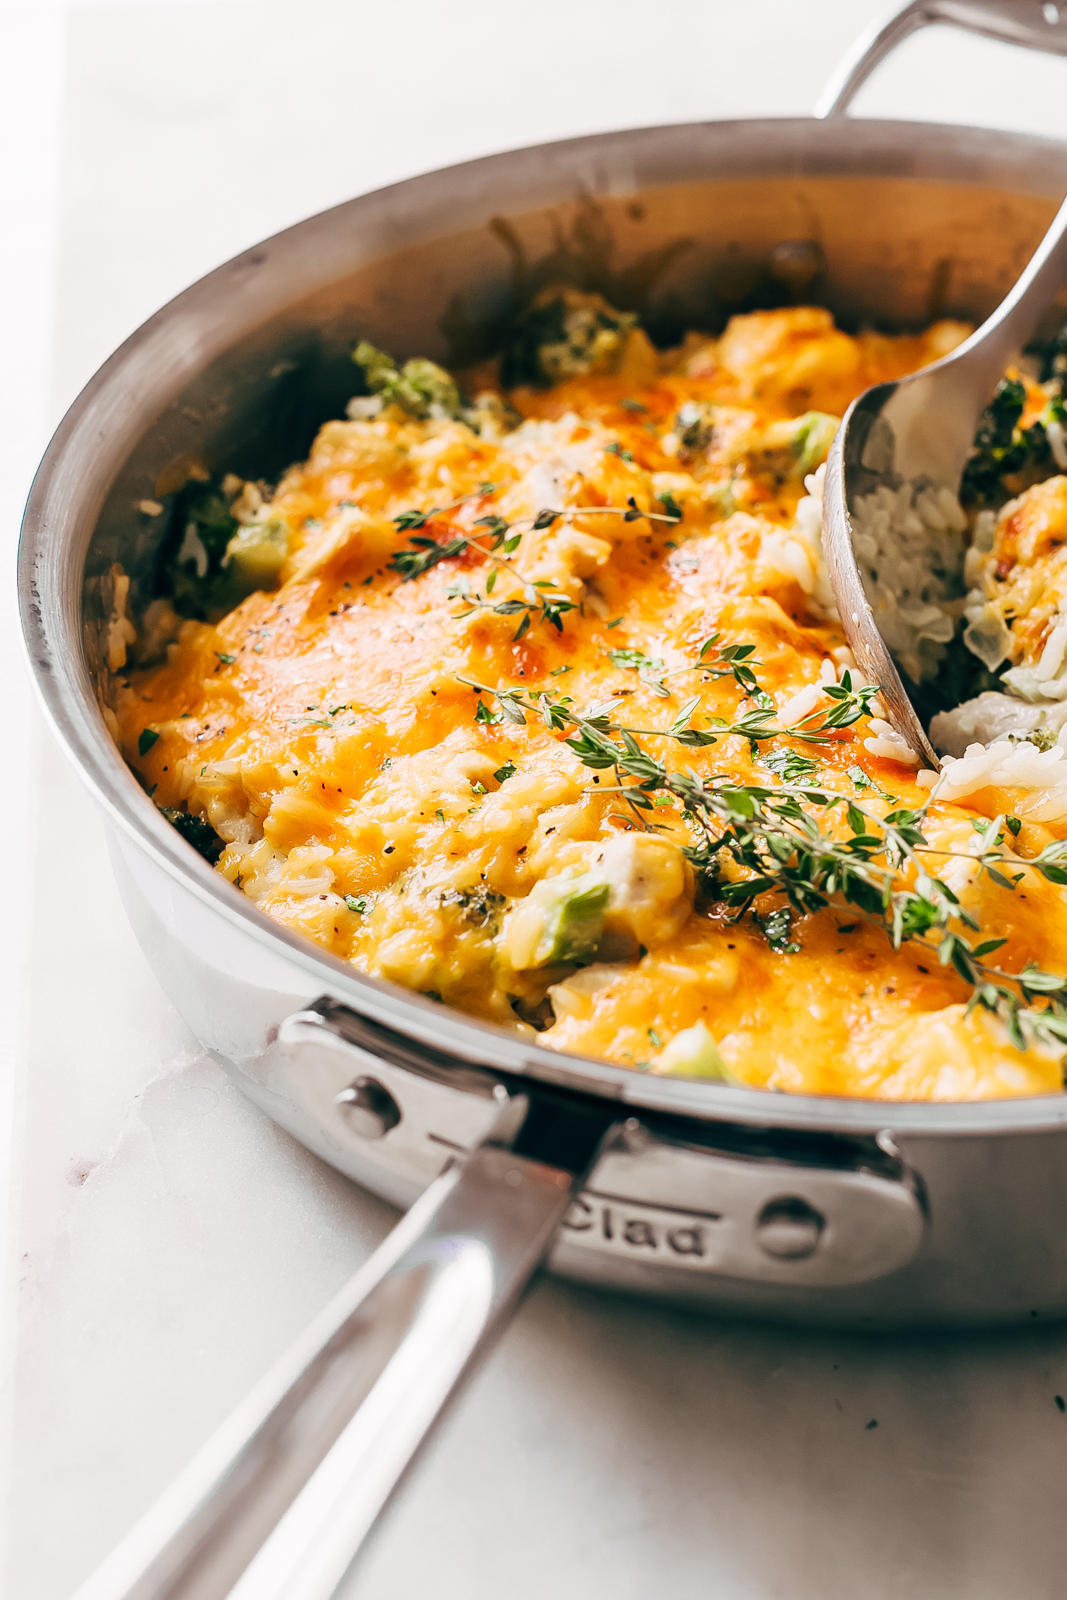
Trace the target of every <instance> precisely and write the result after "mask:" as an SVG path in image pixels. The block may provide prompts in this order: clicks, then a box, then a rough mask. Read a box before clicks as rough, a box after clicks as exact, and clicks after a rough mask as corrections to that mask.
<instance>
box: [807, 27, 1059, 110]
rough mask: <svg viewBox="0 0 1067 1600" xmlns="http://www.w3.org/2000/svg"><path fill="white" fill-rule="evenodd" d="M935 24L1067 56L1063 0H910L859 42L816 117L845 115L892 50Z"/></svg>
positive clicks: (827, 90) (829, 87) (822, 99)
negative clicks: (1047, 1) (1050, 1)
mask: <svg viewBox="0 0 1067 1600" xmlns="http://www.w3.org/2000/svg"><path fill="white" fill-rule="evenodd" d="M933 24H941V25H942V26H947V27H952V28H962V29H963V30H964V31H965V32H966V33H979V34H982V35H983V37H984V38H986V39H998V40H1000V41H1001V42H1002V43H1004V44H1020V45H1026V46H1027V47H1028V48H1030V49H1031V50H1044V51H1047V52H1048V53H1049V54H1050V55H1058V56H1067V0H1059V4H1057V5H1049V4H1042V3H1041V0H910V3H909V4H908V5H905V6H903V7H902V8H901V9H900V10H899V11H896V12H894V14H893V15H892V16H891V17H889V18H888V19H887V20H886V21H885V22H881V23H876V24H875V25H874V27H873V28H871V29H869V30H868V32H866V33H865V34H863V35H861V37H860V38H859V39H857V40H856V43H855V44H854V45H853V47H852V49H851V50H850V51H849V53H848V55H847V56H846V57H845V59H844V60H843V61H842V62H841V65H840V66H839V67H838V68H837V70H836V72H835V73H834V75H833V77H832V78H831V79H830V81H829V83H828V84H827V85H826V88H825V89H824V90H823V92H822V94H821V95H820V97H819V101H818V103H817V105H816V107H815V116H817V117H841V116H844V114H845V112H846V111H847V110H848V108H849V106H850V105H851V104H852V101H853V99H854V98H855V96H856V93H857V91H858V90H859V89H860V88H861V86H862V85H863V84H864V83H866V81H867V79H868V78H869V77H870V75H871V73H872V72H873V71H874V69H875V68H876V67H877V66H879V65H880V63H881V62H883V61H884V60H885V58H886V56H887V55H889V53H890V51H892V50H895V49H896V47H897V45H898V44H900V43H901V42H902V41H903V40H904V39H906V38H908V36H909V35H910V34H913V33H917V32H918V31H919V29H920V28H928V27H930V26H931V25H933Z"/></svg>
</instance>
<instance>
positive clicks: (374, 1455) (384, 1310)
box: [75, 1090, 613, 1600]
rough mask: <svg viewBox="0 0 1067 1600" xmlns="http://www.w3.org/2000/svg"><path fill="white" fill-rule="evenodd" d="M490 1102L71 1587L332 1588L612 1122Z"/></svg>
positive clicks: (112, 1594) (213, 1595)
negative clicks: (253, 1382) (491, 1120)
mask: <svg viewBox="0 0 1067 1600" xmlns="http://www.w3.org/2000/svg"><path fill="white" fill-rule="evenodd" d="M500 1105H501V1110H500V1115H499V1117H498V1120H497V1126H496V1127H495V1128H494V1130H493V1133H492V1134H491V1135H490V1138H489V1139H488V1140H487V1141H486V1142H485V1143H483V1144H481V1145H479V1146H478V1147H477V1148H476V1149H475V1150H473V1151H472V1152H471V1154H470V1155H469V1156H467V1157H466V1158H465V1159H464V1160H461V1161H457V1162H456V1163H455V1164H453V1165H452V1166H451V1167H449V1168H448V1169H447V1170H446V1171H445V1172H444V1173H443V1174H442V1175H441V1176H440V1177H439V1178H438V1179H436V1181H435V1182H434V1183H432V1184H431V1185H430V1187H429V1189H427V1191H426V1193H425V1194H424V1195H423V1196H422V1198H421V1199H420V1200H419V1201H417V1202H416V1204H415V1205H414V1206H413V1207H412V1209H411V1210H410V1211H409V1212H408V1214H407V1216H406V1217H404V1219H403V1220H402V1221H401V1222H400V1223H399V1224H398V1226H397V1227H396V1228H395V1229H394V1231H393V1232H392V1234H390V1236H389V1238H388V1239H386V1241H385V1242H384V1244H382V1245H381V1246H380V1247H379V1249H378V1250H377V1251H376V1252H375V1254H374V1255H373V1256H372V1257H371V1259H370V1260H369V1261H368V1262H367V1263H366V1265H365V1266H364V1267H363V1268H362V1269H361V1270H360V1271H359V1272H358V1273H357V1274H356V1275H355V1277H354V1278H353V1279H352V1280H351V1282H350V1283H349V1284H348V1285H347V1286H346V1287H345V1288H344V1289H343V1290H342V1291H341V1292H340V1294H339V1295H338V1296H337V1297H336V1298H335V1299H334V1300H333V1302H332V1303H331V1304H330V1305H329V1306H327V1308H326V1310H325V1311H324V1312H323V1313H322V1314H321V1316H320V1317H318V1318H317V1319H316V1321H315V1322H314V1323H313V1324H312V1326H311V1327H310V1328H308V1329H307V1331H306V1332H305V1333H304V1335H303V1336H302V1337H301V1338H300V1339H299V1340H298V1341H297V1343H296V1344H295V1345H294V1346H293V1347H292V1348H291V1349H290V1350H289V1351H288V1352H287V1354H286V1355H285V1356H283V1358H282V1359H281V1361H280V1362H279V1363H278V1364H277V1365H276V1366H275V1368H274V1369H273V1370H272V1371H271V1372H270V1373H268V1375H267V1376H266V1378H264V1380H263V1381H262V1383H260V1384H259V1386H258V1387H257V1388H256V1389H255V1391H254V1392H253V1393H252V1394H251V1395H250V1396H249V1397H248V1399H247V1400H246V1401H245V1402H244V1404H243V1405H241V1406H240V1407H239V1408H238V1409H237V1410H236V1411H235V1412H234V1413H233V1414H232V1416H231V1417H230V1418H229V1419H228V1420H227V1421H226V1422H225V1423H224V1424H223V1426H222V1427H221V1428H220V1429H219V1430H218V1432H217V1433H216V1434H215V1435H214V1437H213V1438H212V1439H210V1440H209V1441H208V1443H207V1444H206V1445H205V1446H204V1448H203V1449H202V1450H201V1452H200V1453H199V1455H197V1456H196V1457H195V1458H194V1460H193V1461H192V1462H191V1463H190V1465H189V1466H188V1467H187V1468H186V1470H185V1471H184V1472H183V1473H182V1475H181V1476H180V1477H179V1478H178V1479H177V1481H176V1482H175V1483H174V1484H173V1485H172V1486H171V1488H170V1489H169V1490H167V1491H166V1493H165V1494H164V1495H163V1496H162V1497H161V1498H160V1499H159V1500H158V1501H157V1502H156V1504H155V1505H154V1506H152V1507H151V1509H150V1510H149V1511H148V1512H147V1513H146V1515H145V1516H144V1517H143V1518H142V1519H141V1521H140V1522H139V1523H138V1524H137V1525H136V1526H135V1527H134V1529H133V1530H132V1532H131V1533H130V1534H129V1535H128V1536H127V1538H126V1539H125V1540H124V1541H123V1543H122V1544H121V1545H120V1546H119V1547H118V1549H116V1550H115V1551H114V1552H113V1554H112V1555H111V1556H110V1557H109V1558H108V1559H107V1560H106V1561H105V1562H104V1564H103V1565H102V1566H101V1567H100V1568H98V1569H97V1571H96V1572H95V1573H94V1574H93V1576H92V1577H91V1578H90V1579H89V1580H88V1582H87V1583H86V1584H85V1585H84V1586H83V1587H82V1588H81V1589H80V1590H79V1591H78V1593H77V1595H76V1596H75V1600H223V1597H225V1596H228V1595H232V1596H233V1600H329V1596H331V1595H332V1594H333V1593H334V1591H335V1590H336V1588H337V1586H338V1584H339V1583H340V1582H341V1580H342V1579H343V1577H344V1575H345V1573H346V1572H347V1571H348V1569H349V1567H350V1566H351V1564H352V1562H353V1560H354V1559H355V1557H356V1555H357V1554H358V1552H359V1549H360V1547H361V1545H362V1543H363V1541H364V1539H365V1537H366V1535H367V1533H368V1532H369V1531H370V1529H371V1527H372V1526H373V1524H374V1522H375V1521H376V1519H377V1517H378V1515H379V1513H380V1512H381V1511H382V1509H383V1507H384V1506H385V1504H386V1502H387V1501H388V1499H389V1497H390V1495H391V1494H392V1492H393V1490H394V1488H395V1487H396V1485H397V1483H398V1482H399V1481H400V1479H401V1477H402V1476H403V1474H404V1471H405V1469H406V1468H407V1466H408V1465H409V1463H410V1462H411V1460H412V1458H413V1456H414V1455H415V1453H416V1451H417V1450H418V1448H419V1445H420V1444H421V1443H422V1441H423V1439H424V1438H425V1437H426V1435H427V1433H428V1432H429V1431H430V1429H431V1428H432V1427H433V1425H434V1423H435V1421H436V1420H437V1418H438V1416H439V1415H440V1413H441V1411H442V1410H443V1408H444V1406H445V1403H446V1401H447V1400H448V1398H449V1396H450V1395H451V1394H452V1393H453V1391H454V1390H455V1388H456V1386H457V1384H458V1383H459V1382H460V1380H461V1379H462V1377H463V1375H464V1373H465V1371H466V1370H467V1368H468V1367H469V1366H470V1365H471V1364H472V1362H473V1361H474V1359H475V1357H476V1356H477V1355H478V1354H479V1353H480V1352H481V1351H483V1350H484V1349H485V1347H486V1346H487V1344H488V1342H489V1341H490V1340H491V1339H492V1336H493V1334H494V1333H495V1332H496V1331H498V1330H499V1328H500V1327H501V1326H502V1324H503V1322H504V1321H505V1320H506V1318H507V1316H508V1314H509V1312H510V1311H511V1309H512V1308H513V1307H514V1305H515V1303H516V1301H517V1300H518V1298H519V1296H520V1294H521V1293H522V1291H523V1289H524V1288H525V1287H526V1285H527V1283H528V1282H529V1279H530V1277H531V1275H532V1274H533V1273H534V1272H535V1271H536V1269H537V1267H538V1265H539V1264H540V1262H541V1260H542V1258H543V1257H544V1255H545V1253H546V1251H547V1250H548V1248H549V1246H550V1245H551V1243H552V1241H553V1239H554V1237H555V1234H556V1231H557V1228H558V1227H559V1224H560V1221H561V1219H562V1217H563V1215H564V1213H565V1211H566V1210H567V1207H568V1206H569V1205H570V1203H571V1201H572V1199H573V1197H574V1195H575V1193H576V1192H577V1190H578V1189H579V1188H580V1187H581V1184H582V1181H583V1180H584V1177H585V1175H586V1172H587V1171H588V1169H589V1168H590V1166H591V1165H592V1163H593V1161H594V1160H595V1158H596V1155H597V1153H598V1151H599V1149H600V1147H601V1145H602V1143H603V1142H604V1138H605V1135H606V1134H607V1132H608V1131H609V1128H610V1126H611V1123H612V1120H613V1119H612V1117H611V1114H610V1113H609V1112H608V1111H607V1109H606V1108H604V1107H601V1106H597V1105H595V1104H589V1105H586V1104H585V1103H583V1102H582V1101H580V1100H575V1099H573V1098H568V1100H566V1101H565V1100H564V1099H563V1097H556V1096H554V1095H553V1094H552V1092H551V1091H548V1092H543V1091H541V1090H537V1091H535V1092H534V1093H532V1094H531V1095H529V1096H528V1095H519V1096H513V1097H511V1098H510V1099H509V1098H508V1097H507V1096H506V1095H505V1094H501V1096H500Z"/></svg>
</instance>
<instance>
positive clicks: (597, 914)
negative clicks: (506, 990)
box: [507, 872, 610, 971]
mask: <svg viewBox="0 0 1067 1600" xmlns="http://www.w3.org/2000/svg"><path fill="white" fill-rule="evenodd" d="M609 893H610V885H609V884H608V883H607V882H606V881H605V879H603V878H601V877H599V876H598V875H597V874H596V873H594V872H583V873H581V874H579V875H578V876H577V877H574V878H542V879H541V881H540V883H538V884H536V885H535V886H534V888H533V889H532V890H531V892H530V894H529V895H528V896H527V898H526V899H525V900H524V901H523V903H522V904H521V905H520V906H518V907H517V908H516V910H515V912H514V913H513V915H512V919H511V923H510V926H509V928H508V936H507V951H508V957H509V959H510V961H511V964H512V966H513V967H514V968H515V970H516V971H523V970H528V969H530V968H534V967H553V966H560V965H562V964H563V963H572V962H573V963H578V962H582V961H590V960H592V958H593V956H594V955H595V954H596V948H597V945H598V944H599V943H600V940H601V937H602V935H603V932H604V912H605V909H606V908H607V903H608V895H609Z"/></svg>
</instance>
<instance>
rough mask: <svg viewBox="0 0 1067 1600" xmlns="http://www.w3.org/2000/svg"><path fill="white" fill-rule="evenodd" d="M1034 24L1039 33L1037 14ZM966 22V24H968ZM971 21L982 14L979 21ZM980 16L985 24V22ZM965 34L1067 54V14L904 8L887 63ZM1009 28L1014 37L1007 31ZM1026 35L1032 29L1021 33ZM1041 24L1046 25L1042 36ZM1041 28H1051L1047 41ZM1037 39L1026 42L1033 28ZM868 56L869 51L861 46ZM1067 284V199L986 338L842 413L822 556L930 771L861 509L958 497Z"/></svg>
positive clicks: (901, 726)
mask: <svg viewBox="0 0 1067 1600" xmlns="http://www.w3.org/2000/svg"><path fill="white" fill-rule="evenodd" d="M1031 11H1032V12H1033V13H1034V18H1033V20H1032V22H1031V18H1030V15H1029V14H1030V12H1031ZM963 13H968V15H967V17H966V19H965V18H964V15H963ZM970 13H974V15H973V16H972V15H970ZM979 14H980V16H979ZM934 21H937V22H954V23H956V25H957V26H962V27H966V28H970V29H972V30H973V31H976V32H979V31H980V32H983V33H989V34H991V35H993V36H994V37H1001V38H1008V37H1011V38H1012V39H1013V42H1016V43H1020V44H1023V43H1025V44H1039V46H1040V47H1042V48H1044V49H1051V50H1053V51H1055V52H1057V53H1062V52H1064V51H1065V50H1067V5H1064V6H1063V7H1062V8H1058V7H1054V6H1045V7H1041V6H1038V5H1020V4H1018V3H1015V4H1011V3H1008V4H1005V3H1004V0H999V3H992V4H991V3H989V0H986V3H985V4H978V5H975V4H970V5H968V4H966V3H962V4H961V3H959V0H956V3H955V4H953V3H946V0H923V3H920V4H912V5H909V6H906V7H905V8H904V11H903V12H901V13H900V14H898V15H897V16H896V17H894V18H893V19H892V20H891V22H890V23H888V24H886V25H885V27H884V29H883V30H882V31H883V32H884V33H885V35H886V43H885V47H884V49H882V50H881V51H880V54H881V55H884V54H885V53H886V51H887V50H888V49H889V48H891V47H892V45H893V44H895V43H896V42H898V39H899V38H900V37H903V35H904V34H905V33H908V32H911V31H913V30H914V29H915V28H917V27H922V26H924V25H925V24H926V23H929V22H934ZM1009 23H1010V24H1011V28H1012V29H1014V32H1012V31H1011V30H1010V29H1009V27H1008V24H1009ZM1024 24H1025V28H1024ZM1042 25H1043V26H1042ZM1038 27H1042V32H1041V35H1040V36H1038ZM1026 28H1029V29H1030V34H1029V35H1026V36H1024V35H1025V29H1026ZM863 43H865V44H866V45H867V47H868V51H870V41H863ZM879 58H880V56H879V54H875V55H874V59H873V60H872V59H871V56H870V54H868V56H867V58H866V59H865V61H864V68H865V70H863V71H862V74H860V73H858V72H857V71H854V70H850V67H851V64H850V63H846V65H845V68H844V70H843V72H842V74H841V76H840V81H839V82H838V83H836V84H835V85H832V86H831V90H832V92H831V93H830V94H828V96H827V97H825V98H824V101H823V103H822V104H821V105H820V107H819V113H820V114H822V115H824V116H826V115H839V114H841V113H842V112H843V110H844V109H845V107H846V106H847V104H848V102H849V100H850V99H851V98H852V95H853V94H854V93H855V92H856V90H857V89H858V87H859V84H860V83H861V82H862V81H863V79H864V78H865V77H866V76H867V73H868V72H869V71H870V70H871V67H872V66H873V65H874V64H875V63H876V61H877V59H879ZM1065 278H1067V200H1065V201H1064V203H1063V205H1061V207H1060V209H1059V211H1058V212H1057V213H1056V216H1055V218H1054V220H1053V222H1052V226H1051V227H1050V228H1049V230H1048V232H1047V233H1046V234H1045V237H1044V238H1043V239H1042V241H1041V243H1040V245H1039V246H1038V248H1037V250H1036V251H1035V252H1034V255H1033V257H1032V259H1031V260H1030V262H1029V265H1028V266H1027V268H1026V270H1025V272H1024V273H1023V274H1022V276H1021V277H1020V278H1019V280H1018V282H1017V283H1016V284H1015V286H1014V288H1013V289H1012V290H1011V292H1010V294H1008V295H1007V296H1006V298H1005V299H1004V300H1003V301H1002V302H1001V304H1000V305H999V306H998V307H997V309H996V311H994V312H993V314H992V316H991V317H989V318H987V320H986V321H985V322H984V323H983V324H982V326H981V327H980V328H979V329H978V331H977V332H976V333H974V334H972V335H971V337H970V338H969V339H968V340H967V341H966V342H965V343H964V344H962V345H960V346H959V348H958V349H957V350H954V351H953V352H952V353H951V355H948V356H945V357H944V358H943V359H942V360H941V361H937V362H935V363H934V364H933V365H932V366H930V367H926V368H924V369H923V371H921V372H917V373H914V374H913V375H912V376H910V377H907V378H901V379H900V380H899V381H897V382H895V383H880V384H877V385H876V386H875V387H874V388H873V389H868V390H867V391H866V392H865V393H864V394H862V395H860V397H859V399H858V400H855V401H853V403H852V405H851V406H850V407H849V409H848V411H847V412H846V413H845V417H844V421H843V422H842V424H841V427H840V428H839V429H838V433H837V437H836V439H835V440H834V443H833V447H832V449H831V451H830V456H829V459H828V461H827V466H826V482H825V485H824V488H823V548H824V550H825V553H826V564H827V568H828V569H829V575H830V584H831V587H832V589H833V593H834V599H835V601H836V603H837V608H838V611H839V612H840V616H841V626H842V628H843V630H844V634H845V638H846V639H847V640H848V643H849V646H850V648H851V650H852V653H853V655H854V656H855V658H856V664H857V666H858V667H859V670H860V672H861V673H862V674H863V675H864V677H865V678H866V679H867V680H868V681H869V682H871V683H877V684H879V685H880V687H881V691H882V695H881V698H882V701H883V703H884V706H885V714H886V720H887V721H888V722H889V723H890V724H891V725H892V727H893V728H894V729H895V730H896V731H897V733H898V734H900V736H901V738H903V739H904V740H905V742H906V743H907V744H908V745H909V746H910V747H911V748H912V750H914V751H915V752H916V753H917V754H919V755H921V756H922V757H923V758H924V760H925V761H926V762H927V763H928V764H929V765H930V766H931V767H933V768H935V769H936V768H937V767H938V765H939V762H938V758H937V755H936V754H935V752H934V749H933V746H932V745H931V744H930V741H929V739H928V738H927V736H926V733H925V731H924V729H923V727H922V724H921V723H920V721H919V718H918V716H917V715H916V711H915V707H914V706H913V705H912V702H911V700H910V699H909V697H908V694H907V692H906V691H905V688H904V684H903V682H902V680H901V676H900V673H899V672H898V671H897V667H896V664H895V663H894V661H893V658H892V656H891V655H890V653H889V650H888V648H887V646H886V644H885V641H884V640H883V638H882V635H881V633H880V631H879V628H878V624H877V622H876V620H875V616H874V612H873V611H872V609H871V605H870V601H869V600H868V598H867V594H866V591H865V589H864V586H863V580H862V578H861V576H860V570H859V566H858V564H857V560H856V552H855V548H854V544H853V537H854V531H855V530H854V527H853V518H852V513H853V512H854V511H855V509H856V504H857V501H858V500H860V499H862V498H863V497H865V496H867V495H870V494H872V493H874V492H875V491H876V490H877V489H878V488H879V487H881V486H885V487H887V488H890V489H897V488H899V487H900V486H901V485H902V484H904V483H909V482H912V483H916V485H917V487H921V486H922V485H923V484H931V485H947V486H948V487H949V488H950V489H952V490H953V491H955V490H956V489H958V487H959V482H960V476H961V474H962V471H963V467H964V463H965V462H966V460H967V457H968V455H969V454H970V451H971V447H972V443H973V440H974V434H975V429H976V427H977V425H978V419H979V417H980V416H981V414H982V411H983V410H984V408H985V407H986V406H987V405H988V404H989V401H990V399H991V397H992V394H993V391H994V389H995V388H996V385H997V383H998V381H999V379H1000V378H1001V377H1002V376H1003V374H1004V369H1005V367H1006V366H1008V364H1009V363H1010V362H1011V361H1012V359H1013V358H1014V357H1016V356H1017V355H1018V353H1019V351H1020V350H1021V349H1022V346H1023V345H1024V344H1025V342H1026V341H1027V339H1029V338H1030V337H1031V336H1032V335H1033V333H1034V331H1035V329H1036V328H1037V326H1038V323H1039V322H1040V319H1041V316H1042V314H1043V313H1044V312H1045V311H1047V310H1048V308H1049V306H1050V305H1051V304H1052V301H1053V299H1054V298H1055V296H1056V293H1057V291H1058V290H1059V288H1060V286H1061V284H1062V283H1063V281H1064V279H1065Z"/></svg>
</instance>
